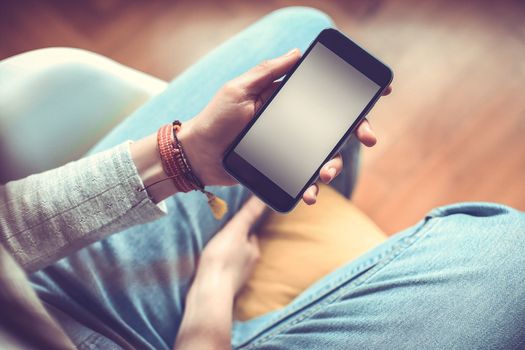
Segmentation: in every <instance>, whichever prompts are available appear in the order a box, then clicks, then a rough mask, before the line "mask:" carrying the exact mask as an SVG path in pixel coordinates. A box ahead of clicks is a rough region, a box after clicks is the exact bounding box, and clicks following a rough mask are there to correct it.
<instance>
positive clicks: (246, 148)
mask: <svg viewBox="0 0 525 350" xmlns="http://www.w3.org/2000/svg"><path fill="white" fill-rule="evenodd" d="M392 78H393V73H392V71H391V70H390V68H388V67H387V66H386V65H385V64H383V63H382V62H381V61H379V60H378V59H377V58H375V57H373V56H372V55H371V54H369V53H368V52H366V51H365V50H364V49H362V48H361V47H360V46H358V45H357V44H356V43H354V42H353V41H352V40H350V39H349V38H348V37H346V36H345V35H344V34H342V33H341V32H339V31H337V30H335V29H325V30H323V31H322V32H321V33H320V34H319V35H318V36H317V38H316V39H315V40H314V41H313V42H312V44H311V45H310V46H309V47H308V49H307V50H306V52H305V53H304V54H303V56H302V57H301V59H300V61H299V62H298V63H297V64H296V65H295V66H294V67H293V68H292V69H291V70H290V72H288V74H287V75H286V76H285V77H284V79H283V81H282V83H281V85H280V86H279V88H278V89H277V90H276V91H275V92H274V93H273V94H272V96H270V98H268V100H267V101H266V103H265V104H264V105H263V106H262V107H261V108H260V109H259V111H258V112H257V113H256V115H255V116H254V118H253V119H252V120H251V121H250V123H249V124H248V125H247V126H246V127H245V128H244V129H243V131H242V132H241V133H240V134H239V136H238V137H237V138H236V139H235V140H234V142H233V143H232V144H231V145H230V147H229V148H228V149H227V150H226V153H225V156H224V158H223V166H224V168H225V170H226V171H227V172H228V173H229V174H230V175H231V176H233V177H234V178H235V179H237V180H238V181H239V182H240V183H241V184H243V185H244V186H246V187H247V188H248V189H249V190H250V191H252V192H253V193H254V194H255V195H256V196H257V197H259V198H260V199H261V200H263V201H264V202H265V203H266V204H268V206H270V207H271V208H272V209H274V210H276V211H278V212H288V211H290V210H292V209H293V208H294V206H295V205H296V204H297V202H298V201H299V200H300V199H301V197H302V195H303V192H304V191H305V190H306V189H307V188H308V187H309V186H310V185H311V184H312V183H314V182H315V181H316V180H317V178H318V174H319V170H320V169H321V167H322V166H323V164H324V163H326V162H327V161H328V160H330V159H331V158H332V157H333V156H334V155H335V154H336V153H337V151H338V150H339V148H340V147H341V146H342V145H343V144H344V142H345V141H346V139H347V138H348V137H349V136H350V134H351V133H352V131H353V130H354V129H355V128H356V127H357V125H358V124H359V122H360V121H361V120H362V119H363V118H364V117H365V116H366V114H367V113H368V112H369V111H370V109H371V108H372V107H373V105H374V104H375V103H376V101H377V100H378V99H379V98H380V97H381V94H382V92H383V91H384V90H385V89H386V88H387V87H388V86H389V84H390V82H391V81H392Z"/></svg>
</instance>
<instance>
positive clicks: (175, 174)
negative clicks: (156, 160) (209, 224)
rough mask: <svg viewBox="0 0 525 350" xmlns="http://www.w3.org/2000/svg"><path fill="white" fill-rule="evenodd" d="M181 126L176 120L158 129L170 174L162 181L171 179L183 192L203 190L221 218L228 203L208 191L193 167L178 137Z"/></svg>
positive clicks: (164, 165)
mask: <svg viewBox="0 0 525 350" xmlns="http://www.w3.org/2000/svg"><path fill="white" fill-rule="evenodd" d="M181 127H182V124H181V122H180V121H178V120H175V121H174V122H173V123H171V124H166V125H163V126H161V127H160V128H159V130H158V131H157V149H158V152H159V155H160V159H161V162H162V168H163V169H164V172H165V173H166V175H168V178H166V179H163V180H161V181H164V180H167V179H171V180H172V181H173V184H174V185H175V187H176V188H177V190H179V191H181V192H190V191H193V190H198V191H200V192H202V193H203V194H204V195H206V197H207V198H208V205H209V206H210V209H211V211H212V214H213V216H214V217H215V218H216V219H217V220H219V219H221V218H222V217H223V216H224V214H226V212H227V211H228V205H227V203H226V202H225V201H224V200H223V199H221V198H219V197H217V196H216V195H214V194H213V193H211V192H209V191H207V190H206V189H205V188H204V185H203V184H202V182H201V181H200V180H199V178H198V177H197V176H196V175H195V173H194V172H193V170H192V169H191V166H190V163H189V161H188V158H187V157H186V154H185V153H184V148H183V147H182V143H181V142H180V141H179V139H178V137H177V132H178V131H179V130H180V128H181ZM161 181H158V182H161ZM158 182H155V183H153V184H151V185H150V186H152V185H155V184H156V183H158ZM148 187H149V186H148Z"/></svg>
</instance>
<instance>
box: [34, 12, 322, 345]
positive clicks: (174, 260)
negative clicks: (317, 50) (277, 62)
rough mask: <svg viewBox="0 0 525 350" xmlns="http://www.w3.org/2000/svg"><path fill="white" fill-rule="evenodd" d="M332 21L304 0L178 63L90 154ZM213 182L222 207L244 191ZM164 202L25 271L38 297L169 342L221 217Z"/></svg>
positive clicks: (186, 106) (177, 200)
mask: <svg viewBox="0 0 525 350" xmlns="http://www.w3.org/2000/svg"><path fill="white" fill-rule="evenodd" d="M330 25H331V22H330V19H329V18H328V17H327V16H326V15H324V14H323V13H321V12H319V11H316V10H313V9H308V8H299V7H298V8H289V9H284V10H280V11H276V12H274V13H272V14H270V15H268V16H266V17H265V18H263V19H262V20H260V21H259V22H257V23H255V24H254V25H252V26H250V27H249V28H247V29H246V30H244V31H243V32H241V33H239V34H238V35H236V36H235V37H233V38H232V39H230V40H229V41H227V42H226V43H225V44H223V45H221V46H220V47H219V48H217V49H215V50H214V51H213V52H211V53H210V54H209V55H207V56H206V57H205V58H203V59H202V60H201V61H199V62H198V63H197V64H195V65H194V66H192V67H191V68H190V69H188V70H187V71H186V72H184V73H183V74H182V75H181V76H179V77H178V78H177V79H176V80H174V81H173V82H172V83H171V84H170V85H169V87H168V88H167V90H166V91H165V92H163V93H162V94H161V95H159V96H157V97H155V98H153V99H152V100H151V101H149V102H148V103H147V104H145V105H144V106H143V107H142V108H140V109H139V110H138V111H137V112H135V113H133V114H132V115H131V116H129V117H128V118H127V119H126V120H125V121H124V122H123V123H122V124H120V125H119V126H117V127H116V128H115V129H114V130H113V131H112V132H111V133H110V134H109V135H108V136H107V137H105V138H104V139H103V140H102V141H101V142H100V143H99V144H97V145H96V146H95V147H94V148H93V150H92V151H91V153H94V152H97V151H101V150H103V149H107V148H109V147H112V146H114V145H117V144H119V143H121V142H123V141H125V140H127V139H138V138H141V137H143V136H145V135H148V134H150V133H153V132H155V130H156V129H157V128H158V127H159V126H160V125H161V124H164V123H168V122H170V121H171V120H173V119H180V120H187V119H189V118H191V117H192V116H194V115H195V114H197V113H198V112H199V111H200V110H201V109H202V108H203V107H204V106H205V105H206V104H207V103H208V101H209V100H210V99H211V97H212V96H213V95H214V94H215V92H216V91H217V89H218V88H219V87H220V86H222V85H223V84H224V83H225V82H226V81H228V80H230V79H232V78H234V77H236V76H238V75H240V74H241V73H243V72H245V71H246V70H248V69H249V68H251V67H252V66H254V65H256V64H257V63H259V62H261V61H263V60H265V59H270V58H273V57H276V56H279V55H281V54H283V53H285V52H287V51H289V50H290V49H292V48H294V47H298V48H300V49H301V50H304V49H305V48H306V47H307V46H308V45H309V43H310V42H311V41H312V40H313V39H314V38H315V36H316V35H317V34H318V33H319V32H320V31H321V30H322V29H324V28H326V27H329V26H330ZM213 190H214V191H215V192H217V193H218V194H219V195H221V196H222V197H223V198H225V199H226V200H227V201H228V204H229V206H230V208H231V210H230V213H229V214H228V216H231V215H232V214H233V213H234V212H235V211H236V210H237V209H238V208H239V207H240V206H241V204H242V203H243V202H244V200H245V199H246V197H247V196H248V192H247V191H246V190H245V189H243V188H242V187H241V186H234V187H230V188H226V187H218V188H214V189H213ZM166 204H167V207H168V210H169V215H167V216H166V217H164V218H162V219H160V220H158V221H155V222H153V223H148V224H145V225H140V226H136V227H133V228H130V229H128V230H126V231H124V232H121V233H118V234H115V235H112V236H110V237H108V238H107V239H105V240H103V241H100V242H97V243H95V244H93V245H91V246H89V247H87V248H85V249H83V250H81V251H79V252H77V253H76V254H73V255H71V256H69V257H67V258H65V259H63V260H61V261H59V262H58V263H56V264H54V265H52V266H50V267H48V268H46V269H44V270H43V271H40V272H38V273H36V274H34V275H32V277H31V279H32V281H33V285H34V287H35V289H36V290H37V292H38V293H39V296H40V297H41V298H42V300H44V301H45V302H46V303H47V304H48V305H52V306H53V307H54V308H56V309H59V310H61V311H63V312H64V313H66V314H68V315H69V316H71V317H73V318H75V319H77V320H82V321H85V320H88V319H90V320H94V322H99V323H103V324H105V325H107V326H109V327H110V328H111V329H113V330H114V331H116V332H117V333H118V334H119V335H121V336H122V337H123V338H125V339H128V340H133V341H134V342H135V343H140V344H142V346H141V348H155V349H168V348H171V346H172V345H173V342H174V339H175V336H176V334H177V331H178V327H179V324H180V322H181V317H182V312H183V302H184V298H185V295H186V292H187V290H188V287H189V285H190V282H191V278H192V276H193V274H194V272H195V267H196V259H197V257H198V255H199V253H200V251H201V250H202V248H203V247H204V245H205V244H206V242H207V241H208V240H209V239H210V238H211V237H212V235H213V234H214V233H215V232H216V231H217V230H218V229H219V228H220V227H221V226H222V225H223V223H224V222H225V221H226V220H227V219H228V217H226V218H225V219H223V220H222V221H215V220H214V219H213V218H211V217H210V215H209V212H208V210H209V209H208V208H207V205H206V201H205V200H204V198H203V197H202V194H200V193H186V194H177V195H176V196H173V197H171V198H169V199H167V200H166ZM62 325H63V326H64V328H65V329H66V331H67V332H68V334H69V335H70V336H71V337H72V338H73V340H74V341H76V342H77V343H78V342H81V341H83V340H84V339H86V338H89V339H91V338H92V334H90V332H89V330H86V329H85V328H79V327H78V326H77V325H76V324H75V325H73V323H72V322H64V323H62ZM97 341H100V339H98V340H97Z"/></svg>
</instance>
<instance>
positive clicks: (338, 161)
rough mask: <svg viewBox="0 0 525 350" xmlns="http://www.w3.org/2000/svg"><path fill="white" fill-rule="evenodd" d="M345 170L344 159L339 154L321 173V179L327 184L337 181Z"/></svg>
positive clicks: (327, 163)
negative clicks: (338, 176)
mask: <svg viewBox="0 0 525 350" xmlns="http://www.w3.org/2000/svg"><path fill="white" fill-rule="evenodd" d="M342 170H343V157H341V153H338V154H337V155H336V156H335V157H334V158H332V159H330V160H329V161H328V162H326V164H325V165H324V166H323V167H322V168H321V170H320V171H319V178H320V179H321V181H322V182H324V183H325V184H329V183H330V181H332V180H333V179H335V178H336V177H337V175H339V173H340V172H341V171H342Z"/></svg>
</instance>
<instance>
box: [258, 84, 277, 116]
mask: <svg viewBox="0 0 525 350" xmlns="http://www.w3.org/2000/svg"><path fill="white" fill-rule="evenodd" d="M281 83H282V82H281V81H274V82H273V83H271V84H270V86H269V87H267V88H266V89H265V90H264V91H263V92H261V93H260V94H259V96H258V97H257V99H256V101H255V110H259V108H261V107H262V105H263V104H265V103H266V101H268V99H269V98H270V96H272V94H273V93H274V92H275V90H277V89H278V88H279V86H281Z"/></svg>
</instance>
